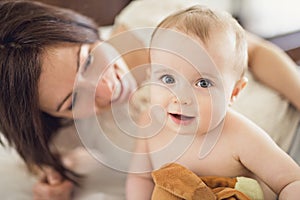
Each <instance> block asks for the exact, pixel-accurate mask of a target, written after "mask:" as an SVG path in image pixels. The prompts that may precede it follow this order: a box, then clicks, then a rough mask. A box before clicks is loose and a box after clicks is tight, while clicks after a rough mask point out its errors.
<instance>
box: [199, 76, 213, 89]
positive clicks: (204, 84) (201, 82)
mask: <svg viewBox="0 0 300 200" xmlns="http://www.w3.org/2000/svg"><path fill="white" fill-rule="evenodd" d="M212 85H213V84H212V82H211V81H210V80H208V79H205V78H202V79H200V80H199V81H197V83H196V86H197V87H202V88H208V87H211V86H212Z"/></svg>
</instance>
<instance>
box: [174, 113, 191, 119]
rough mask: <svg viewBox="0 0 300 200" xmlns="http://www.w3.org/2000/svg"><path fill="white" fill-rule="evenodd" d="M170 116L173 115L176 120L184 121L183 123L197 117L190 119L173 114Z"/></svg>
mask: <svg viewBox="0 0 300 200" xmlns="http://www.w3.org/2000/svg"><path fill="white" fill-rule="evenodd" d="M170 115H172V116H173V117H174V118H176V119H178V120H182V121H187V120H191V119H194V118H195V117H190V116H186V115H180V114H173V113H170Z"/></svg>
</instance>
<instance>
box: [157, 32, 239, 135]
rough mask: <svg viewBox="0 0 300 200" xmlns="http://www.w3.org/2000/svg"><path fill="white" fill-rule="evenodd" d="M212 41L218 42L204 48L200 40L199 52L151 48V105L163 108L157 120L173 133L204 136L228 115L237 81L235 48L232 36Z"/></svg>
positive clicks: (220, 36) (189, 49) (210, 43)
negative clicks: (162, 122)
mask: <svg viewBox="0 0 300 200" xmlns="http://www.w3.org/2000/svg"><path fill="white" fill-rule="evenodd" d="M212 38H217V39H215V41H213V42H208V43H207V45H206V46H205V47H204V45H203V43H202V42H201V41H197V42H198V45H199V43H200V45H201V46H202V47H203V48H202V47H201V46H198V50H195V49H193V48H185V49H180V47H179V49H180V50H179V49H176V48H178V47H174V44H172V45H170V47H172V48H173V47H174V49H163V48H160V49H155V48H153V49H151V64H152V68H151V84H152V85H151V104H152V105H156V106H157V105H159V106H160V107H161V108H162V109H159V110H161V112H160V113H156V115H157V116H156V117H158V118H160V120H161V121H164V120H166V127H169V128H170V129H172V130H174V131H178V132H180V133H185V134H187V133H189V134H193V133H195V131H198V132H200V133H205V132H207V131H208V130H209V129H212V128H215V127H216V126H217V125H218V124H220V122H221V121H222V119H223V118H224V116H225V114H226V110H227V107H228V104H229V102H230V99H231V95H232V91H233V88H234V85H235V83H236V81H237V75H236V73H234V72H233V58H234V45H233V44H232V41H231V40H230V39H231V38H230V35H223V36H222V35H219V36H218V37H212ZM163 42H164V43H166V40H164V41H163ZM185 42H186V41H185ZM193 43H195V41H193ZM178 45H180V43H179V44H178ZM184 45H185V44H184ZM184 45H183V46H184ZM175 46H176V45H175ZM164 47H166V46H164ZM191 49H193V50H194V51H191ZM189 51H190V52H189ZM175 52H176V53H175ZM178 52H181V53H182V54H181V55H179V54H178ZM164 117H165V118H164ZM197 127H198V128H197Z"/></svg>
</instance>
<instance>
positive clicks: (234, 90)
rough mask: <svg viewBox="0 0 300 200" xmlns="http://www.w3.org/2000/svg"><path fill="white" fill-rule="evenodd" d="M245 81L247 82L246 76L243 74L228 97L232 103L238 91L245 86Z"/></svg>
mask: <svg viewBox="0 0 300 200" xmlns="http://www.w3.org/2000/svg"><path fill="white" fill-rule="evenodd" d="M247 83H248V79H247V77H244V76H243V77H242V78H241V79H240V80H238V81H237V82H236V84H235V86H234V89H233V91H232V94H231V98H230V103H231V104H232V103H234V101H235V100H236V99H237V96H238V95H239V93H240V92H241V91H242V90H243V89H244V88H245V87H246V85H247Z"/></svg>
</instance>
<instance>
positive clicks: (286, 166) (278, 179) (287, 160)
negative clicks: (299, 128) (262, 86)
mask: <svg viewBox="0 0 300 200" xmlns="http://www.w3.org/2000/svg"><path fill="white" fill-rule="evenodd" d="M234 123H238V124H240V125H241V127H243V128H240V130H239V134H236V138H235V140H236V145H237V148H238V156H239V159H240V162H241V163H242V164H243V165H244V166H245V167H246V168H247V169H248V170H250V171H251V172H252V173H254V174H255V175H256V176H257V177H259V178H260V179H261V180H262V181H264V182H265V183H266V184H267V185H268V186H269V187H270V188H271V189H272V190H273V191H274V192H275V193H276V194H277V195H279V197H280V199H289V200H293V199H299V196H300V190H299V184H300V182H299V181H300V167H299V166H298V165H297V164H296V163H295V162H294V160H293V159H292V158H291V157H289V156H288V155H287V154H286V153H285V152H284V151H283V150H282V149H280V148H279V147H278V146H277V145H276V144H275V142H274V141H273V140H272V139H271V138H270V137H269V136H268V135H267V134H266V133H265V132H264V131H263V130H262V129H260V128H259V127H257V126H256V125H255V124H254V123H251V122H250V121H248V120H247V119H245V118H244V117H241V121H235V122H234ZM244 125H245V126H244ZM296 188H298V190H296ZM296 197H297V198H296Z"/></svg>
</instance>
